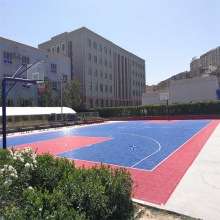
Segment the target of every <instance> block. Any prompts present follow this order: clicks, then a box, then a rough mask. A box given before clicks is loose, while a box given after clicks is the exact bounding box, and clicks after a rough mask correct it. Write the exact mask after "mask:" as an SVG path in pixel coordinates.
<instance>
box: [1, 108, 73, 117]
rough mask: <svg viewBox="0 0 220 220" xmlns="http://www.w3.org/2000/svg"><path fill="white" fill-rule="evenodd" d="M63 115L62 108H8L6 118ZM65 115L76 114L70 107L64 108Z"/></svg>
mask: <svg viewBox="0 0 220 220" xmlns="http://www.w3.org/2000/svg"><path fill="white" fill-rule="evenodd" d="M50 114H61V107H7V108H6V116H23V115H50ZM63 114H76V112H75V111H74V110H73V109H71V108H68V107H63ZM1 116H2V107H0V117H1Z"/></svg>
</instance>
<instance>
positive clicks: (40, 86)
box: [37, 83, 45, 93]
mask: <svg viewBox="0 0 220 220" xmlns="http://www.w3.org/2000/svg"><path fill="white" fill-rule="evenodd" d="M37 86H38V91H39V93H42V92H44V89H45V83H40V84H38V85H37Z"/></svg>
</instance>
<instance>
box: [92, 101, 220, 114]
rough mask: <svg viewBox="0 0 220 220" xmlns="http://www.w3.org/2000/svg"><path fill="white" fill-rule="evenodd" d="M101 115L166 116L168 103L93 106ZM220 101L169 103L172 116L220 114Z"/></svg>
mask: <svg viewBox="0 0 220 220" xmlns="http://www.w3.org/2000/svg"><path fill="white" fill-rule="evenodd" d="M90 110H91V111H98V112H99V116H100V117H107V118H108V117H138V116H166V115H167V105H166V104H161V105H145V106H131V107H106V108H93V109H90ZM219 114H220V101H206V102H190V103H177V104H169V115H170V116H180V115H181V116H182V115H219Z"/></svg>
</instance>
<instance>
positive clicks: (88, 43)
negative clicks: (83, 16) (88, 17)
mask: <svg viewBox="0 0 220 220" xmlns="http://www.w3.org/2000/svg"><path fill="white" fill-rule="evenodd" d="M87 46H88V47H91V40H89V39H88V40H87Z"/></svg>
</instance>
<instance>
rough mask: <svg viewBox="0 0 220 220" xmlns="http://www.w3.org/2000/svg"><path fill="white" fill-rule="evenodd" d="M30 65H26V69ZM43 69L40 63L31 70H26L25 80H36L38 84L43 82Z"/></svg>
mask: <svg viewBox="0 0 220 220" xmlns="http://www.w3.org/2000/svg"><path fill="white" fill-rule="evenodd" d="M31 65H32V64H28V65H27V68H28V67H30V66H31ZM44 76H45V69H44V61H40V62H38V63H36V64H35V65H33V66H32V67H31V68H29V69H27V79H29V80H36V81H37V82H38V83H40V82H42V81H44Z"/></svg>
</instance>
